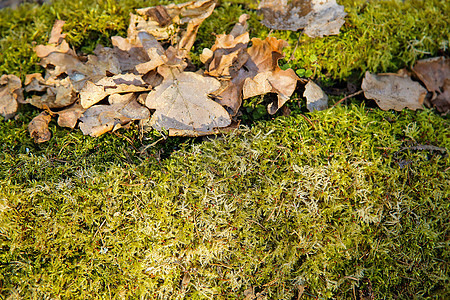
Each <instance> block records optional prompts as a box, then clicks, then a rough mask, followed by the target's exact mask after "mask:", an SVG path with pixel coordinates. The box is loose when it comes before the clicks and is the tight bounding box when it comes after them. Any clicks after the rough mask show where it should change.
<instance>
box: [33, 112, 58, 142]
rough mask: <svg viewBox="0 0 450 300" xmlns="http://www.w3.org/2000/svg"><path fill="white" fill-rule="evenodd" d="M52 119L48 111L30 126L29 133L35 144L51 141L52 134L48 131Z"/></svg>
mask: <svg viewBox="0 0 450 300" xmlns="http://www.w3.org/2000/svg"><path fill="white" fill-rule="evenodd" d="M51 119H52V117H51V116H50V115H49V114H48V113H47V112H46V111H43V112H41V113H40V114H39V115H37V116H36V117H34V118H33V119H32V120H31V122H30V124H28V132H29V133H30V136H31V137H32V138H33V139H34V142H35V143H43V142H47V141H49V140H50V138H51V136H52V134H51V132H50V130H49V129H48V123H50V121H51Z"/></svg>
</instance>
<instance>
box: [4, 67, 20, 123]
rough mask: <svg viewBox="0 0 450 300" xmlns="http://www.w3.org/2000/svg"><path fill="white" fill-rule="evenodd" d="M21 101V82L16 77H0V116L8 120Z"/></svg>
mask: <svg viewBox="0 0 450 300" xmlns="http://www.w3.org/2000/svg"><path fill="white" fill-rule="evenodd" d="M22 101H23V94H22V82H21V81H20V78H19V77H17V76H16V75H2V77H0V115H1V116H3V117H4V118H5V120H8V119H10V118H12V117H14V115H15V114H16V112H17V109H18V108H19V103H20V102H22Z"/></svg>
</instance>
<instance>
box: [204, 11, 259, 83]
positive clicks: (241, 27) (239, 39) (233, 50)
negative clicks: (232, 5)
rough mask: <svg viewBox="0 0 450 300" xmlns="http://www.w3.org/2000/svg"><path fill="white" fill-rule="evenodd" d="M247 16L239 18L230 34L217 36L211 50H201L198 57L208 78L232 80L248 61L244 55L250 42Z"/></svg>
mask: <svg viewBox="0 0 450 300" xmlns="http://www.w3.org/2000/svg"><path fill="white" fill-rule="evenodd" d="M248 18H249V16H248V15H246V14H244V15H241V16H240V17H239V22H238V23H237V24H236V25H234V27H233V29H232V30H231V33H230V34H219V35H217V36H216V42H215V43H214V45H213V46H212V48H211V49H208V48H205V49H203V53H202V54H201V55H200V59H201V61H202V62H203V63H204V64H205V65H206V72H205V74H208V75H210V76H214V77H220V78H232V77H235V75H236V73H237V72H238V70H239V69H240V68H242V66H243V65H244V64H245V62H246V61H247V60H248V57H249V56H248V54H247V53H246V49H247V45H248V43H249V42H250V38H249V34H248V32H247V27H248V25H247V20H248Z"/></svg>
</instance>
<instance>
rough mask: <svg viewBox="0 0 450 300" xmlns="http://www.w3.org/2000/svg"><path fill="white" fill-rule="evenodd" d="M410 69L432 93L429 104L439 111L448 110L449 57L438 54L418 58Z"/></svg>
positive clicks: (444, 111)
mask: <svg viewBox="0 0 450 300" xmlns="http://www.w3.org/2000/svg"><path fill="white" fill-rule="evenodd" d="M412 70H413V71H414V73H415V74H416V75H417V77H419V79H420V80H421V81H422V82H423V83H424V84H425V86H426V87H427V90H428V91H429V92H431V93H433V96H432V97H431V100H430V101H431V104H432V105H433V106H435V107H436V109H437V110H438V111H439V112H443V113H447V112H448V111H450V97H449V93H450V91H449V81H450V59H448V58H445V57H442V56H440V57H433V58H428V59H423V60H419V61H418V62H416V64H415V65H414V67H413V68H412Z"/></svg>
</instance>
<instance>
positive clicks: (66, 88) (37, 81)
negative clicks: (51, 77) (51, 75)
mask: <svg viewBox="0 0 450 300" xmlns="http://www.w3.org/2000/svg"><path fill="white" fill-rule="evenodd" d="M30 78H32V79H31V81H30V84H29V85H27V86H26V88H25V90H26V91H28V92H29V91H41V89H42V88H43V87H46V93H45V94H44V95H42V96H38V95H32V96H31V98H28V99H27V100H26V101H25V102H26V103H29V104H31V105H34V106H36V107H38V108H41V109H45V108H62V107H66V106H69V105H71V104H72V103H74V102H75V101H76V100H77V98H76V94H75V91H74V89H73V86H72V82H71V80H70V78H69V77H66V78H64V79H62V80H58V81H57V82H56V84H53V85H45V82H42V76H41V77H39V76H38V75H37V76H35V74H32V76H30V77H27V78H26V80H27V81H28V80H30Z"/></svg>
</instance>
